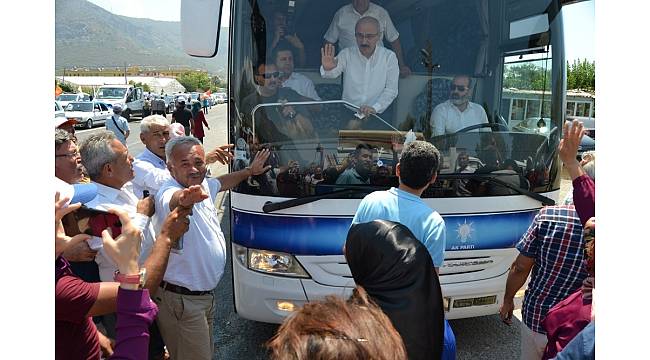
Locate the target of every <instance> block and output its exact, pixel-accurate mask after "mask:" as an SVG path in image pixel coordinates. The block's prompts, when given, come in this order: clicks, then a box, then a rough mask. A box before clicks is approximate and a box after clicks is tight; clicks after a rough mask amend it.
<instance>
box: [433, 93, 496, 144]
mask: <svg viewBox="0 0 650 360" xmlns="http://www.w3.org/2000/svg"><path fill="white" fill-rule="evenodd" d="M487 122H488V119H487V114H486V113H485V110H483V107H482V106H481V105H479V104H476V103H473V102H469V103H468V104H467V108H466V109H465V111H462V112H461V111H460V110H459V109H458V107H457V106H456V105H454V104H453V103H452V102H451V100H447V101H445V102H443V103H441V104H439V105H438V106H436V107H435V109H433V112H432V113H431V129H433V136H437V135H444V134H452V133H455V132H456V131H458V130H460V129H463V128H466V127H468V126H471V125H477V124H487ZM473 131H490V130H489V128H484V129H476V130H473Z"/></svg>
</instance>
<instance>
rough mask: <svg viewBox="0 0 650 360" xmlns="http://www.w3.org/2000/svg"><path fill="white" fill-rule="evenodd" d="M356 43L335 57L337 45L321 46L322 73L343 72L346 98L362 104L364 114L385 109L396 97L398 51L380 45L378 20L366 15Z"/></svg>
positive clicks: (328, 75) (331, 75) (336, 74)
mask: <svg viewBox="0 0 650 360" xmlns="http://www.w3.org/2000/svg"><path fill="white" fill-rule="evenodd" d="M355 29H356V31H355V37H356V41H357V46H355V47H348V48H345V49H343V50H341V51H340V52H339V54H338V56H336V57H334V45H332V44H326V45H325V47H324V48H322V49H321V68H320V74H321V76H322V77H323V78H328V79H333V78H337V77H339V76H340V75H341V74H344V77H343V96H342V98H343V100H345V101H348V102H350V103H352V104H355V105H357V106H359V111H360V112H361V113H362V114H363V115H366V116H367V115H370V114H375V113H382V112H383V111H384V110H386V108H388V106H390V104H391V103H392V102H393V100H394V99H395V98H396V97H397V83H398V80H399V67H398V65H397V57H395V53H394V52H392V51H390V50H388V49H386V48H384V47H379V46H377V43H378V42H379V35H380V33H379V22H378V21H377V19H375V18H373V17H364V18H361V19H359V21H357V25H356V27H355Z"/></svg>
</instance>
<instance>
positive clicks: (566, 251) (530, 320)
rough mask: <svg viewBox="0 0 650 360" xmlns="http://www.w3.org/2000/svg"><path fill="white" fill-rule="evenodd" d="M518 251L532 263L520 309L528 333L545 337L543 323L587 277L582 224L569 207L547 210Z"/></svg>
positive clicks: (548, 208)
mask: <svg viewBox="0 0 650 360" xmlns="http://www.w3.org/2000/svg"><path fill="white" fill-rule="evenodd" d="M517 250H519V252H520V253H521V255H524V256H526V257H529V258H532V259H535V265H534V266H533V269H532V272H531V275H530V282H529V283H528V288H527V289H526V292H525V294H524V302H523V305H522V307H521V314H522V317H523V321H524V323H525V324H526V326H528V327H529V328H530V329H531V330H533V331H535V332H537V333H540V334H545V333H546V332H545V331H544V328H543V327H542V320H543V319H544V317H546V314H547V313H548V311H549V310H550V309H551V308H552V307H553V306H555V304H557V303H558V302H560V301H562V300H564V299H565V298H566V297H567V296H569V295H570V294H572V293H573V292H575V291H576V290H578V289H579V288H580V286H582V281H583V280H584V279H585V278H586V277H587V271H586V267H585V263H584V240H583V236H582V224H581V223H580V218H579V217H578V214H577V213H576V211H575V207H574V206H572V205H568V206H567V205H562V206H547V207H544V208H542V209H541V210H540V211H539V214H537V216H535V219H534V220H533V223H532V224H531V225H530V227H529V228H528V230H527V231H526V233H525V234H524V236H523V237H522V238H521V240H520V241H519V243H517Z"/></svg>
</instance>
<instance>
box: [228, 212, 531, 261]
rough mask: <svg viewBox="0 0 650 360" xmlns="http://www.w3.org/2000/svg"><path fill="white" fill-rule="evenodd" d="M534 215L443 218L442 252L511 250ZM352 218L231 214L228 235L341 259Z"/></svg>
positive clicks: (255, 244) (254, 243) (254, 245)
mask: <svg viewBox="0 0 650 360" xmlns="http://www.w3.org/2000/svg"><path fill="white" fill-rule="evenodd" d="M535 214H537V211H526V212H520V213H503V214H488V215H460V216H454V215H447V216H443V218H444V220H445V224H446V226H447V246H446V250H487V249H503V248H509V247H513V246H514V245H515V244H516V243H517V242H518V241H519V239H520V238H521V236H522V235H523V234H524V233H525V232H526V229H528V226H529V225H530V224H531V222H532V221H533V218H534V217H535ZM351 223H352V218H324V217H291V216H277V215H276V216H268V215H264V214H251V213H246V212H240V211H237V210H233V224H232V234H233V241H234V242H235V243H237V244H240V245H243V246H246V247H250V248H255V249H265V250H274V251H281V252H287V253H290V254H296V255H341V254H343V251H342V249H343V244H344V243H345V238H346V236H347V233H348V229H349V228H350V224H351Z"/></svg>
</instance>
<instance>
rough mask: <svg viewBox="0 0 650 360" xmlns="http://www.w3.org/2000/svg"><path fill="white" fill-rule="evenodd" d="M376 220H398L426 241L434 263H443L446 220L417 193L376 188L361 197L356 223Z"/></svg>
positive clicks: (354, 222)
mask: <svg viewBox="0 0 650 360" xmlns="http://www.w3.org/2000/svg"><path fill="white" fill-rule="evenodd" d="M373 220H390V221H395V222H398V223H400V224H402V225H404V226H406V227H407V228H409V230H411V232H412V233H413V235H415V237H416V238H417V239H418V240H420V242H422V244H424V246H425V247H426V248H427V250H428V251H429V255H431V260H432V261H433V265H434V266H435V267H441V266H442V263H443V261H444V255H445V243H446V241H447V237H446V230H445V221H444V220H443V219H442V216H440V214H438V212H437V211H434V210H433V209H431V208H430V207H429V206H428V205H427V204H425V203H424V201H422V199H421V198H420V197H418V196H415V195H413V194H411V193H408V192H406V191H403V190H400V189H398V188H395V187H393V188H390V189H389V190H385V191H375V192H373V193H371V194H368V195H367V196H366V197H364V198H363V200H361V203H360V204H359V207H358V208H357V212H356V214H355V215H354V219H352V223H353V224H358V223H365V222H369V221H373Z"/></svg>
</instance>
